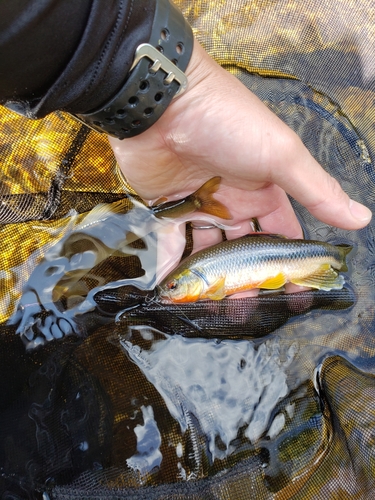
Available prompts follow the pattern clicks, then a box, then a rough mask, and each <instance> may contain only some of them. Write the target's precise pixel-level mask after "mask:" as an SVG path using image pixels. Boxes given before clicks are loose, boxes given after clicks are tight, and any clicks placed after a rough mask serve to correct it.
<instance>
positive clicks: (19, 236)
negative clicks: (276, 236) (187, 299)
mask: <svg viewBox="0 0 375 500" xmlns="http://www.w3.org/2000/svg"><path fill="white" fill-rule="evenodd" d="M177 4H178V5H179V7H180V8H181V9H182V10H183V12H184V14H185V16H186V17H187V19H188V20H189V22H190V23H191V25H192V27H193V30H194V33H195V35H196V37H197V38H198V40H199V41H200V42H201V43H202V44H203V46H204V47H205V48H206V50H208V52H209V53H210V54H211V55H212V56H213V57H214V58H215V59H216V60H217V61H218V62H220V64H222V65H223V66H225V67H226V69H228V71H231V72H232V73H233V74H235V75H236V76H237V77H238V78H239V79H240V80H241V81H242V82H243V83H244V84H245V85H246V86H247V87H248V88H249V89H251V91H253V92H254V93H256V94H257V95H258V96H259V97H260V98H261V99H262V100H263V101H264V102H265V103H266V104H267V105H268V106H269V107H270V108H271V109H272V110H273V111H274V112H275V113H276V114H277V115H278V116H279V117H280V118H281V119H283V120H284V121H285V122H286V123H287V124H288V125H289V126H290V127H292V128H293V129H294V130H295V131H296V132H297V133H298V134H299V135H300V137H301V138H302V140H303V141H304V143H305V144H306V146H307V147H308V148H309V150H310V151H311V153H312V154H313V155H314V156H315V158H316V159H317V160H318V161H319V162H320V163H321V164H322V165H323V167H324V168H326V169H327V170H328V171H329V172H330V173H331V174H332V175H334V176H335V177H336V178H337V179H338V180H339V181H340V183H341V185H342V186H343V188H344V189H345V190H346V192H347V193H348V194H349V195H350V196H351V197H352V198H354V199H356V200H358V201H361V202H363V203H365V204H366V205H367V206H369V207H370V208H371V209H373V210H374V208H375V177H374V165H373V160H372V159H373V158H374V155H375V128H374V122H375V120H374V118H375V112H374V109H375V105H374V103H375V62H374V61H375V58H374V55H375V8H374V6H373V3H372V2H370V1H358V0H357V1H355V2H354V1H353V2H351V1H345V2H344V1H341V0H335V1H328V0H327V1H323V2H322V1H319V2H318V1H315V0H305V1H304V2H302V1H293V0H279V1H278V0H275V1H274V0H254V1H252V2H248V1H241V0H232V1H229V0H223V1H220V2H217V1H215V2H209V1H203V0H195V1H192V0H179V1H178V2H177ZM229 112H230V110H228V113H229ZM0 137H1V142H0V145H1V146H0V148H1V155H2V168H1V182H0V223H1V225H0V231H1V242H2V246H1V248H2V252H1V255H0V262H1V268H0V273H1V281H0V320H1V326H0V337H1V345H2V349H1V352H0V374H1V376H0V387H1V398H0V423H1V425H0V436H1V438H0V471H1V474H0V491H1V495H2V498H5V499H23V498H42V497H43V498H44V499H47V498H48V497H49V498H54V499H64V500H65V499H72V498H77V499H84V498H85V499H86V498H90V499H117V498H124V499H125V498H126V499H145V498H147V499H169V500H182V499H186V500H188V499H189V500H195V499H197V500H198V499H199V500H201V499H205V500H210V499H212V500H214V499H215V500H219V499H220V500H247V499H251V498H257V499H258V498H259V499H277V500H286V499H291V498H293V499H301V500H302V499H303V500H305V499H324V500H326V499H331V498H332V499H337V498H353V499H372V498H374V495H375V470H374V464H375V461H374V460H375V457H374V449H375V448H374V432H375V379H374V374H375V362H374V355H375V339H374V333H375V322H374V298H375V287H374V279H375V243H374V241H375V239H374V237H375V227H374V224H375V222H372V223H371V224H370V225H369V226H368V227H366V228H364V229H363V230H361V231H353V232H348V231H344V230H339V229H336V228H332V227H329V226H327V225H325V224H323V223H321V222H319V221H317V220H315V219H314V218H313V217H311V216H310V215H309V213H308V212H307V211H306V210H305V209H304V208H303V207H301V206H300V205H299V204H297V203H295V202H294V201H293V204H294V207H295V210H296V212H297V214H298V216H299V218H300V221H301V224H302V226H303V229H304V232H305V237H306V238H311V239H320V240H323V241H329V242H331V243H345V244H350V245H352V246H353V247H354V250H353V252H352V254H351V257H350V259H349V271H348V273H346V285H345V287H344V289H343V290H338V291H335V292H327V293H324V292H304V293H299V294H295V295H293V296H286V295H275V296H265V295H264V296H260V297H259V298H256V299H254V298H252V299H238V300H230V301H229V300H223V301H219V302H218V301H214V302H210V301H208V302H207V303H202V304H193V305H186V306H177V307H172V306H168V307H167V306H160V304H158V303H156V302H155V301H154V300H152V297H153V295H152V289H153V287H154V286H155V282H156V278H155V270H156V268H157V267H158V266H159V265H160V260H161V259H163V255H164V254H163V248H164V247H165V245H166V242H169V241H170V239H171V238H173V239H175V238H182V239H183V238H184V235H181V234H179V233H178V234H179V236H177V233H176V231H175V227H174V226H173V224H172V228H171V226H170V225H169V223H166V222H162V221H155V219H154V218H153V217H152V215H151V214H150V211H149V210H148V208H147V207H145V206H143V205H142V204H141V203H139V201H138V200H137V198H136V196H135V194H134V193H133V194H131V195H130V196H129V194H128V193H129V186H127V185H126V182H125V181H124V179H123V178H122V177H121V175H120V173H119V171H118V168H117V165H116V162H115V160H114V157H113V155H112V152H111V149H110V147H109V145H108V142H107V140H106V138H105V137H104V136H101V135H99V134H97V133H95V132H93V131H89V130H88V129H86V128H85V127H84V126H82V125H81V124H79V123H78V122H76V121H75V120H74V119H73V118H71V117H69V116H67V115H64V114H61V113H56V114H54V115H51V116H49V117H47V118H46V119H44V120H41V121H37V122H33V121H29V120H25V119H22V118H20V117H18V116H17V115H15V114H13V113H12V112H10V111H7V110H5V109H1V110H0ZM275 154H277V152H275ZM161 194H162V193H161ZM186 240H187V247H186V250H185V253H187V252H189V249H190V248H191V238H190V235H189V233H187V234H186Z"/></svg>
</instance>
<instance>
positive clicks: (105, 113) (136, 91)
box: [76, 0, 194, 139]
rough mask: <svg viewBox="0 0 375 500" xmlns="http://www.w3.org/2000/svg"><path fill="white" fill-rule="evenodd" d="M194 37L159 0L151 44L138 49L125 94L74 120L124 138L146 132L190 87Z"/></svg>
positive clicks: (170, 6)
mask: <svg viewBox="0 0 375 500" xmlns="http://www.w3.org/2000/svg"><path fill="white" fill-rule="evenodd" d="M193 42H194V39H193V33H192V30H191V28H190V26H189V24H188V23H187V21H186V20H185V18H184V17H183V15H182V13H181V12H180V11H179V10H178V9H177V8H176V7H175V6H174V5H173V4H172V3H171V2H170V1H169V0H156V10H155V17H154V21H153V25H152V31H151V36H150V40H149V42H148V43H143V44H141V45H139V46H138V47H137V49H136V52H135V56H134V61H133V64H132V66H131V69H130V73H129V77H128V78H127V80H126V82H125V84H124V86H123V87H122V89H121V90H120V91H119V92H118V93H117V95H116V96H115V97H114V98H113V99H112V100H111V101H109V102H108V103H107V104H105V106H103V107H102V108H101V109H98V110H95V111H93V112H91V113H86V114H79V115H76V117H77V118H78V119H79V120H80V121H82V122H83V123H85V124H86V125H88V126H90V127H91V128H93V129H94V130H97V131H99V132H104V133H106V134H108V135H111V136H114V137H117V138H118V139H125V138H126V137H134V136H136V135H138V134H141V133H142V132H144V131H145V130H147V129H148V128H149V127H151V125H153V124H154V123H155V122H156V121H157V120H158V119H159V118H160V116H161V115H162V114H163V113H164V111H165V110H166V108H167V107H168V105H169V104H170V102H171V100H172V99H173V97H174V96H176V95H178V94H181V93H182V92H183V91H184V90H185V89H186V87H187V78H186V76H185V74H184V71H185V69H186V68H187V65H188V63H189V61H190V57H191V54H192V51H193Z"/></svg>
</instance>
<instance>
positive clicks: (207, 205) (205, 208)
mask: <svg viewBox="0 0 375 500" xmlns="http://www.w3.org/2000/svg"><path fill="white" fill-rule="evenodd" d="M220 182H221V177H219V176H217V177H212V179H209V180H208V181H207V182H205V183H204V184H203V185H202V186H201V187H200V188H199V189H197V190H196V191H195V192H194V193H192V194H190V195H188V196H186V197H185V198H181V199H180V200H175V201H169V202H168V201H167V198H164V197H163V198H159V199H158V200H157V201H156V202H155V203H154V204H153V205H151V206H150V207H149V208H150V209H151V210H152V212H153V214H154V215H155V217H157V218H159V219H164V218H167V219H178V218H179V217H183V216H184V215H187V214H189V213H192V212H202V213H204V214H208V215H214V216H216V217H220V218H221V219H225V220H230V219H232V216H231V214H230V212H229V210H228V209H227V208H226V207H225V206H224V205H223V204H222V203H221V202H220V201H218V200H216V199H215V198H214V197H213V196H212V195H213V194H214V193H215V192H216V191H217V189H218V187H219V185H220Z"/></svg>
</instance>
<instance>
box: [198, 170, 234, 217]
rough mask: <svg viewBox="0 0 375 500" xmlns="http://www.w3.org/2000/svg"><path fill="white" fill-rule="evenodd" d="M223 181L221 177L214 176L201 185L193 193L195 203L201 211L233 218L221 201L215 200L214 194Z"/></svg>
mask: <svg viewBox="0 0 375 500" xmlns="http://www.w3.org/2000/svg"><path fill="white" fill-rule="evenodd" d="M220 182H221V177H219V176H217V177H213V178H212V179H210V180H208V181H207V182H205V183H204V184H203V186H201V187H200V188H199V189H197V191H195V193H193V194H192V195H191V197H192V198H193V200H194V205H195V206H196V208H197V210H199V212H203V213H205V214H209V215H215V216H216V217H220V218H221V219H227V220H230V219H232V216H231V214H230V212H229V210H228V209H227V207H225V206H224V205H223V204H222V203H221V202H220V201H218V200H215V198H214V197H213V196H212V195H213V194H214V193H216V191H217V189H218V187H219V185H220Z"/></svg>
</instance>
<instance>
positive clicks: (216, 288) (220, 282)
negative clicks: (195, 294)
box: [204, 277, 226, 300]
mask: <svg viewBox="0 0 375 500" xmlns="http://www.w3.org/2000/svg"><path fill="white" fill-rule="evenodd" d="M204 296H205V298H207V299H211V300H221V299H223V298H224V297H225V296H226V293H225V277H221V278H218V279H217V280H216V281H214V283H212V285H211V286H210V287H209V288H207V290H206V291H205V293H204Z"/></svg>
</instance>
